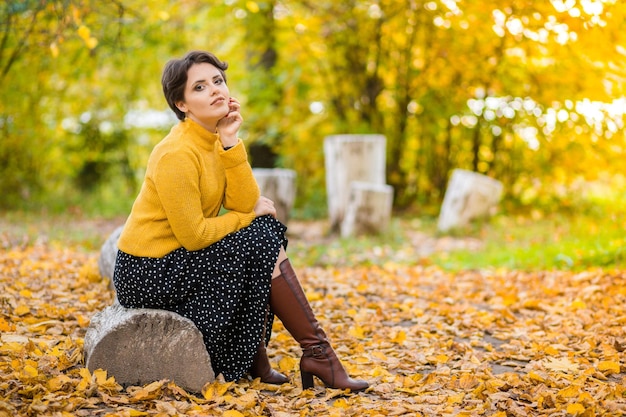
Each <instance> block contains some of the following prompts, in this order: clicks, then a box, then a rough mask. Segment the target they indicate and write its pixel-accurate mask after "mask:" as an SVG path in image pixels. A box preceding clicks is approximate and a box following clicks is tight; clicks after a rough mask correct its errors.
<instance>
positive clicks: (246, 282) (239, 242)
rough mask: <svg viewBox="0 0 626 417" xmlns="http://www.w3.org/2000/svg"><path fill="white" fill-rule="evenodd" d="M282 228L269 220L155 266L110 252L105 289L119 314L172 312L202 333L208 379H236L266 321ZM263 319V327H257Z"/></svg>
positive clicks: (245, 369) (153, 262)
mask: <svg viewBox="0 0 626 417" xmlns="http://www.w3.org/2000/svg"><path fill="white" fill-rule="evenodd" d="M286 230H287V228H286V227H285V226H284V225H283V224H282V223H280V222H279V221H278V220H276V219H274V218H273V217H271V216H262V217H258V218H256V219H255V220H254V221H253V222H252V223H251V224H250V226H248V227H245V228H243V229H241V230H239V231H237V232H235V233H231V234H230V235H228V236H226V237H224V238H223V239H222V240H220V241H219V242H216V243H214V244H213V245H211V246H209V247H207V248H205V249H201V250H198V251H192V252H190V251H187V250H185V249H184V248H180V249H177V250H175V251H173V252H171V253H169V254H167V255H166V256H164V257H163V258H145V257H135V256H131V255H129V254H127V253H124V252H122V251H118V255H117V260H116V265H115V273H114V274H113V283H114V285H115V289H116V290H117V298H118V300H119V302H120V304H121V305H122V306H124V307H127V308H156V309H163V310H169V311H173V312H175V313H178V314H180V315H182V316H183V317H187V318H188V319H190V320H191V321H193V322H194V323H195V325H196V327H197V328H198V329H199V330H200V331H201V332H202V335H203V337H204V343H205V345H206V347H207V351H208V352H209V355H210V356H211V363H212V365H213V370H214V371H215V374H216V375H218V374H220V373H221V374H222V375H223V376H224V378H225V379H226V380H227V381H233V380H237V379H239V378H241V377H243V376H244V375H245V374H246V373H248V371H249V370H250V367H251V366H252V358H253V356H254V354H255V353H256V351H257V348H258V346H259V342H260V341H261V337H262V334H263V328H264V325H265V327H266V328H267V331H266V343H268V342H269V337H270V332H271V328H272V322H273V318H274V317H273V315H272V314H271V313H268V311H269V308H268V303H269V293H270V286H271V279H272V272H273V270H274V265H275V264H276V259H278V252H279V249H280V247H281V246H283V247H286V246H287V239H286V238H285V232H286ZM266 316H267V324H265V320H266Z"/></svg>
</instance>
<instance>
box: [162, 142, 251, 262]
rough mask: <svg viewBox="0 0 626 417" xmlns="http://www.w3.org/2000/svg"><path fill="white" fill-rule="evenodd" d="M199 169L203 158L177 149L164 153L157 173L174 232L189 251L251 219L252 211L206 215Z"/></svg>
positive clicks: (163, 201) (216, 239)
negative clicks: (199, 158) (203, 208)
mask: <svg viewBox="0 0 626 417" xmlns="http://www.w3.org/2000/svg"><path fill="white" fill-rule="evenodd" d="M199 173H200V162H199V161H198V159H197V158H196V157H195V156H194V155H193V154H191V153H185V152H176V153H166V154H164V155H162V156H161V158H160V160H159V161H158V162H157V167H156V169H155V175H154V186H155V189H156V192H157V194H158V197H159V200H160V202H161V205H162V207H163V209H164V211H165V215H166V217H167V220H168V223H169V225H170V227H171V229H172V233H173V234H174V236H175V237H176V239H177V240H178V241H179V242H180V244H181V245H182V246H183V247H184V248H185V249H187V250H189V251H194V250H199V249H202V248H205V247H207V246H209V245H211V244H213V243H215V242H217V241H219V240H220V239H222V238H223V237H224V236H226V235H227V234H229V233H232V232H235V231H237V230H239V229H241V228H242V227H244V226H247V225H248V224H250V222H251V221H252V219H250V213H245V212H236V211H231V212H228V213H225V214H223V215H221V216H217V217H205V216H204V213H203V210H202V202H201V195H200V184H199ZM216 207H219V202H217V204H216ZM252 218H254V217H252Z"/></svg>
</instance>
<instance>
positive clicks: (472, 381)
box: [459, 374, 480, 390]
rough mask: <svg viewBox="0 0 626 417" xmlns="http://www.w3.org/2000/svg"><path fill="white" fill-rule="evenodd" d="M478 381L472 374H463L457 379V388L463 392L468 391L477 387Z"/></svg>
mask: <svg viewBox="0 0 626 417" xmlns="http://www.w3.org/2000/svg"><path fill="white" fill-rule="evenodd" d="M479 383H480V381H479V380H478V378H476V377H475V376H474V375H472V374H463V375H462V376H461V378H460V379H459V386H460V387H461V388H463V389H465V390H469V389H472V388H474V387H475V386H476V385H478V384H479Z"/></svg>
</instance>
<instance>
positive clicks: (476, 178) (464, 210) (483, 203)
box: [437, 169, 502, 232]
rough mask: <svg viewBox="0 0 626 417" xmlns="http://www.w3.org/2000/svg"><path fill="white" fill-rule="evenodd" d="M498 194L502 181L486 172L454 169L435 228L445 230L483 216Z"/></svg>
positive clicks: (499, 195) (492, 205)
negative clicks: (485, 173)
mask: <svg viewBox="0 0 626 417" xmlns="http://www.w3.org/2000/svg"><path fill="white" fill-rule="evenodd" d="M501 196H502V183H501V182H500V181H497V180H494V179H493V178H490V177H488V176H486V175H482V174H479V173H477V172H473V171H467V170H464V169H455V170H454V171H452V176H451V177H450V181H449V182H448V188H447V189H446V194H445V195H444V198H443V203H442V205H441V212H440V213H439V220H438V223H437V228H438V229H439V231H441V232H446V231H448V230H450V229H454V228H455V227H462V226H466V225H468V224H469V223H470V221H471V220H473V219H476V218H480V217H487V216H489V215H490V214H491V212H492V211H493V210H494V209H495V208H496V206H497V204H498V202H499V201H500V197H501Z"/></svg>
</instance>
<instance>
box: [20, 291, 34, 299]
mask: <svg viewBox="0 0 626 417" xmlns="http://www.w3.org/2000/svg"><path fill="white" fill-rule="evenodd" d="M20 295H21V296H22V297H24V298H32V296H33V293H32V291H30V290H27V289H24V290H22V291H20Z"/></svg>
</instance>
